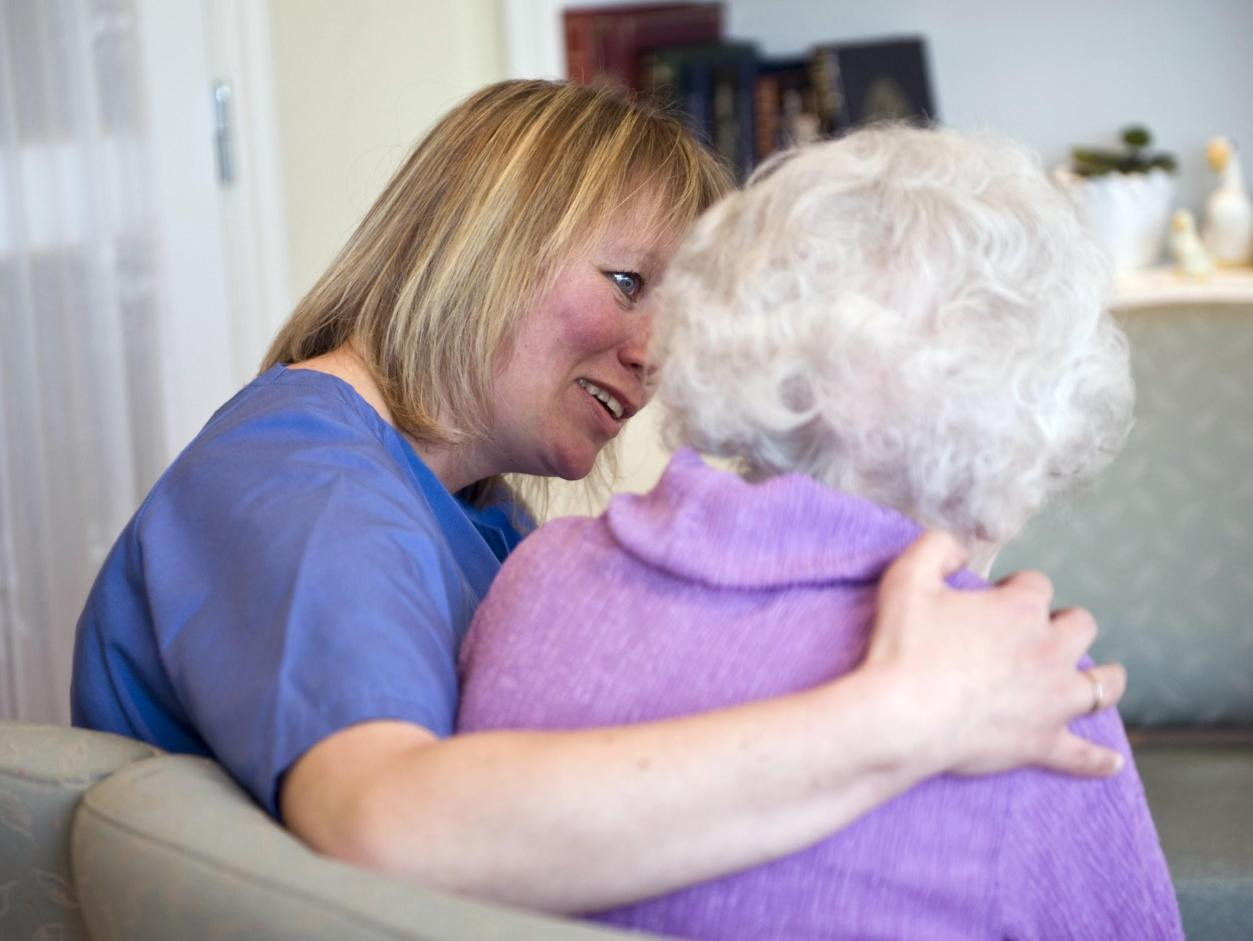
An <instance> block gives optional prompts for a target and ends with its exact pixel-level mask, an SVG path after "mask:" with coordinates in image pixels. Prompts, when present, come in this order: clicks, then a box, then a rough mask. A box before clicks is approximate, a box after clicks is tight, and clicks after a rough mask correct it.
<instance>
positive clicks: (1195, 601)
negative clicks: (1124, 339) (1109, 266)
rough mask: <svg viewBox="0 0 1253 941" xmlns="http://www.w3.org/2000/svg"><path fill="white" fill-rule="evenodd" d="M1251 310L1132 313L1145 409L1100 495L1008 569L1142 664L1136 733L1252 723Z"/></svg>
mask: <svg viewBox="0 0 1253 941" xmlns="http://www.w3.org/2000/svg"><path fill="white" fill-rule="evenodd" d="M1250 313H1251V312H1250V310H1249V308H1248V307H1246V306H1232V307H1217V306H1215V307H1205V308H1196V309H1161V310H1143V311H1136V312H1134V313H1129V314H1126V315H1125V316H1124V317H1123V318H1122V321H1123V326H1124V328H1125V329H1126V331H1127V334H1128V336H1129V337H1130V339H1131V350H1132V367H1133V370H1134V373H1135V379H1136V390H1137V396H1138V399H1139V400H1138V402H1137V403H1136V426H1135V429H1134V430H1133V431H1132V433H1131V439H1130V440H1129V441H1128V443H1127V448H1126V450H1125V451H1124V452H1123V454H1122V455H1121V456H1120V457H1119V458H1118V460H1117V461H1115V462H1114V464H1113V466H1112V467H1111V468H1110V469H1109V471H1108V472H1107V473H1106V474H1105V475H1104V476H1103V477H1102V478H1101V479H1100V480H1099V481H1098V482H1097V484H1096V486H1095V487H1094V488H1093V489H1092V491H1091V492H1090V493H1086V494H1083V495H1082V496H1081V497H1079V498H1077V499H1074V500H1070V501H1063V502H1061V503H1059V504H1058V505H1057V506H1056V507H1054V508H1051V509H1049V510H1047V511H1045V512H1044V513H1042V514H1041V515H1040V517H1039V518H1038V519H1037V520H1034V521H1033V522H1032V523H1031V524H1030V525H1029V526H1028V528H1027V530H1026V532H1024V533H1023V536H1022V538H1021V539H1019V540H1018V541H1016V542H1014V543H1013V544H1011V545H1010V546H1008V547H1007V548H1006V550H1005V552H1004V553H1003V554H1002V557H1001V558H1000V559H999V560H998V562H997V566H996V569H997V572H998V573H1000V574H1004V573H1005V572H1008V571H1011V570H1013V569H1020V568H1037V569H1041V570H1043V571H1044V572H1047V573H1048V574H1049V576H1050V577H1052V579H1053V582H1054V585H1055V586H1056V588H1057V603H1058V604H1059V605H1082V606H1084V607H1086V608H1088V609H1090V610H1091V611H1092V613H1093V614H1095V615H1096V618H1097V620H1098V621H1099V622H1100V625H1101V635H1100V637H1099V638H1098V640H1097V643H1096V647H1095V649H1094V652H1093V655H1094V656H1095V657H1096V658H1097V659H1100V660H1104V659H1117V660H1121V661H1122V662H1123V663H1124V664H1126V666H1127V673H1128V688H1127V694H1126V696H1125V697H1124V699H1123V701H1122V707H1121V709H1120V711H1121V712H1122V715H1123V719H1124V720H1125V721H1126V722H1127V724H1128V725H1133V726H1135V725H1140V726H1147V725H1210V724H1220V723H1222V724H1243V725H1253V567H1251V566H1250V565H1249V560H1250V559H1253V474H1250V473H1249V468H1250V466H1251V465H1253V422H1250V420H1249V402H1250V401H1253V321H1251V320H1250Z"/></svg>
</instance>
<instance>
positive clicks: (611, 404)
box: [575, 379, 623, 420]
mask: <svg viewBox="0 0 1253 941" xmlns="http://www.w3.org/2000/svg"><path fill="white" fill-rule="evenodd" d="M575 381H576V382H577V383H578V384H579V385H580V386H582V387H583V389H584V390H586V392H587V394H588V395H590V396H592V398H594V399H597V400H598V401H599V402H600V404H601V405H603V406H605V408H607V409H609V414H610V415H612V416H613V417H614V418H617V419H618V420H621V419H622V411H623V409H622V403H621V402H619V401H618V400H617V399H615V398H614V397H613V396H612V395H610V394H609V393H608V392H606V391H605V390H604V389H602V388H601V387H600V386H594V385H592V384H591V383H590V382H588V381H587V380H586V379H576V380H575Z"/></svg>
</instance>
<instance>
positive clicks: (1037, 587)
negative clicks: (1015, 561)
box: [996, 572, 1053, 608]
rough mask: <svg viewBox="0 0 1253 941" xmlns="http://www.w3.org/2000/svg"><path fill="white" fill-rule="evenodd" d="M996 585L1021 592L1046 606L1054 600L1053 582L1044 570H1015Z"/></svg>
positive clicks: (1010, 590) (1006, 589)
mask: <svg viewBox="0 0 1253 941" xmlns="http://www.w3.org/2000/svg"><path fill="white" fill-rule="evenodd" d="M996 587H997V588H999V589H1002V590H1003V591H1009V592H1016V593H1019V594H1021V595H1023V596H1024V597H1025V598H1027V599H1029V600H1030V601H1031V602H1033V603H1042V604H1043V606H1044V607H1045V608H1047V607H1048V606H1049V604H1050V603H1052V601H1053V583H1052V581H1050V580H1049V577H1048V576H1047V575H1045V574H1044V573H1043V572H1013V573H1011V574H1009V575H1006V576H1005V577H1004V578H1002V579H1001V580H1000V581H999V582H997V583H996Z"/></svg>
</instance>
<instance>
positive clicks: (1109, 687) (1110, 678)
mask: <svg viewBox="0 0 1253 941" xmlns="http://www.w3.org/2000/svg"><path fill="white" fill-rule="evenodd" d="M1078 680H1079V682H1077V683H1075V684H1074V687H1073V688H1074V690H1075V693H1074V697H1073V700H1072V712H1071V715H1072V717H1073V718H1078V717H1079V716H1082V715H1087V714H1088V713H1090V712H1092V711H1093V710H1092V706H1093V705H1094V704H1095V702H1096V684H1097V683H1100V684H1101V709H1108V708H1110V707H1111V706H1116V705H1118V700H1120V699H1122V694H1123V693H1125V692H1126V691H1127V671H1126V670H1125V669H1123V666H1122V664H1121V663H1107V664H1105V665H1104V666H1100V667H1089V668H1088V669H1086V670H1081V671H1080V672H1079V675H1078Z"/></svg>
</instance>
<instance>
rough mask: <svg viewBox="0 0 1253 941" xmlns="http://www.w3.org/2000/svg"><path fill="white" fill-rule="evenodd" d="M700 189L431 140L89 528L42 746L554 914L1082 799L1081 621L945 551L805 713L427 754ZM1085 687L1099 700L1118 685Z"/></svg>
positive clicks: (442, 747) (582, 135)
mask: <svg viewBox="0 0 1253 941" xmlns="http://www.w3.org/2000/svg"><path fill="white" fill-rule="evenodd" d="M725 186H726V184H725V181H724V176H723V174H722V172H721V171H720V170H719V169H718V168H717V167H716V166H715V165H714V164H713V163H712V162H711V160H710V159H709V158H708V157H707V156H706V155H705V154H704V153H703V152H702V151H701V150H700V149H699V148H698V147H697V146H696V145H695V144H694V143H693V142H692V141H691V139H690V138H689V137H688V136H687V135H686V134H685V133H684V131H683V130H682V127H681V125H680V124H679V123H678V122H677V121H675V120H673V119H671V118H668V117H664V116H661V115H658V114H655V113H653V112H651V111H649V110H647V109H645V108H643V107H639V106H636V105H634V104H631V103H629V102H626V101H624V100H622V99H620V98H618V97H615V96H613V95H611V94H607V93H604V92H601V91H595V90H592V89H589V88H585V87H579V86H575V85H567V84H561V83H548V82H506V83H502V84H498V85H493V86H491V87H489V88H486V89H483V90H482V91H480V92H479V93H477V94H475V95H473V96H472V97H470V98H469V99H468V100H467V101H466V102H464V103H463V104H461V105H460V106H458V107H457V108H456V109H454V110H453V111H452V112H451V113H450V114H449V115H448V116H447V117H445V118H444V119H443V121H442V122H440V123H439V124H438V125H437V126H436V127H435V129H434V130H433V131H432V132H431V133H430V134H429V135H428V136H427V138H426V139H425V140H424V141H422V142H421V143H420V144H419V145H418V146H417V148H416V149H415V150H414V152H413V154H412V155H411V156H410V157H409V159H408V160H407V161H406V162H405V163H404V165H403V166H402V167H401V168H400V170H399V171H398V172H397V174H396V176H395V177H394V179H393V180H392V181H391V182H390V183H389V185H388V186H387V188H386V190H385V191H384V192H383V194H382V195H381V196H380V197H379V199H378V201H377V202H376V203H375V204H374V206H373V207H372V208H371V209H370V211H369V212H368V213H367V215H366V217H365V219H364V221H363V222H362V223H361V225H360V227H359V228H358V230H357V231H356V233H355V234H354V235H353V236H352V238H351V239H350V241H349V243H348V244H347V246H346V247H345V248H344V250H343V251H342V253H341V254H340V256H339V257H338V258H337V259H336V260H335V262H334V263H333V264H332V265H331V267H330V269H329V270H328V271H327V272H326V274H325V275H324V276H323V277H322V279H321V280H320V281H319V282H318V283H317V284H316V285H315V286H314V288H313V290H312V291H311V292H310V293H309V295H308V296H307V297H306V298H305V299H304V300H303V301H302V302H301V303H300V305H299V306H298V307H297V309H296V311H295V312H294V313H293V315H292V318H291V320H290V321H289V323H288V324H287V326H286V327H284V329H283V330H282V332H281V333H280V335H279V337H278V339H277V340H276V341H275V344H274V346H273V349H272V350H271V353H270V356H269V358H268V361H267V363H266V368H265V371H264V372H263V373H262V374H261V375H260V376H259V377H258V378H257V379H256V380H255V381H254V382H253V383H252V384H250V385H249V386H247V387H246V388H245V389H244V390H242V391H241V392H240V393H239V394H238V395H237V396H236V397H235V398H234V399H232V400H231V401H230V402H228V403H227V404H226V405H224V406H223V407H222V408H221V409H220V410H219V411H218V413H217V414H216V415H214V417H213V418H212V419H211V420H210V422H209V423H208V425H206V427H205V428H204V430H203V431H202V432H201V434H200V435H199V436H198V437H197V439H196V440H195V441H194V442H193V443H192V444H191V446H190V447H189V448H188V449H187V450H186V451H185V452H184V453H183V454H182V455H181V456H180V457H179V458H178V460H177V461H176V462H175V463H174V464H173V466H172V467H171V468H170V469H169V471H168V472H167V473H166V474H165V475H164V476H163V478H162V479H161V480H160V481H159V482H158V483H157V485H156V486H155V487H154V489H153V490H152V492H151V493H150V494H149V496H148V497H147V499H146V500H145V501H144V504H143V505H142V506H141V507H140V509H139V511H138V512H137V514H136V516H135V517H134V519H133V520H132V521H131V523H130V524H129V525H128V526H127V528H126V529H125V531H124V532H123V533H122V535H121V537H120V539H119V540H118V542H117V544H116V545H115V547H114V549H113V550H112V552H111V554H110V556H109V557H108V559H107V561H106V562H105V565H104V568H103V570H102V572H101V575H100V577H99V579H98V581H97V583H96V585H95V588H94V589H93V591H92V594H91V596H90V598H89V599H88V601H87V606H86V609H85V610H84V613H83V616H82V619H81V621H80V623H79V628H78V630H79V634H78V645H77V659H76V664H75V674H74V687H73V706H74V717H75V721H76V722H77V723H79V724H82V725H87V726H90V727H93V728H100V729H106V730H109V731H113V732H118V733H121V734H124V735H131V736H135V737H138V738H143V739H146V740H148V741H151V742H153V743H155V744H157V745H160V746H161V747H163V748H166V749H169V750H172V751H182V752H190V753H194V754H202V755H208V756H211V757H213V758H214V759H216V760H217V761H219V762H221V763H222V764H223V765H224V766H225V767H226V768H227V769H228V770H229V771H230V772H231V773H232V774H233V775H234V776H235V777H236V779H237V780H238V781H239V782H240V783H241V784H242V785H243V786H244V787H245V788H246V789H247V790H248V791H249V792H250V793H251V794H252V795H253V797H254V798H255V799H256V800H257V802H258V803H259V804H260V805H261V806H263V807H264V808H265V809H266V810H267V811H268V812H269V813H271V814H273V815H274V816H275V817H277V818H278V819H280V820H281V821H282V822H283V823H284V824H285V825H287V826H288V827H290V828H291V829H292V830H293V831H294V832H295V833H296V834H298V835H299V836H301V837H302V838H304V839H305V840H306V841H307V842H308V843H309V844H310V845H312V846H313V847H315V848H316V849H318V850H321V851H323V852H325V853H327V854H330V855H332V856H336V857H339V858H343V859H347V860H351V861H355V862H358V863H361V864H363V865H367V866H372V867H375V868H378V869H381V870H385V871H388V872H391V873H395V874H399V875H402V876H406V877H409V878H412V879H414V880H417V881H420V882H423V883H427V884H430V885H434V886H440V887H444V888H447V889H451V890H456V891H465V892H471V893H474V894H478V895H482V896H488V897H492V898H496V899H499V900H503V901H511V902H516V903H518V904H522V905H526V906H531V907H535V908H541V909H549V910H553V911H558V912H573V911H582V910H587V909H590V908H597V907H605V906H609V905H617V904H622V903H625V902H630V901H633V900H636V899H640V898H644V897H646V896H649V895H653V894H655V893H657V892H662V891H666V890H669V889H673V888H676V887H678V886H681V885H685V884H689V883H692V882H695V881H697V880H700V879H705V878H708V877H711V876H715V875H719V874H722V873H725V872H728V871H730V870H733V869H737V868H740V867H743V866H747V865H752V864H753V863H756V862H759V861H761V860H762V859H765V858H767V857H769V856H772V855H775V854H777V853H778V852H779V851H781V850H783V851H786V850H788V849H793V848H796V847H799V846H801V845H804V844H806V843H808V842H811V841H812V840H814V839H816V838H818V837H820V836H823V835H825V834H827V833H830V832H832V831H834V830H836V829H838V828H840V827H841V826H844V825H846V824H847V823H848V822H849V821H851V820H853V819H854V818H855V817H857V816H858V815H859V814H860V813H862V812H863V811H865V810H866V809H867V808H869V807H872V806H875V805H877V804H879V803H881V802H883V801H884V800H887V799H888V798H889V797H891V796H892V795H893V794H895V793H898V792H899V791H900V790H902V789H903V788H905V787H907V786H908V785H909V784H912V783H913V782H915V781H918V780H920V779H922V778H924V777H926V776H928V775H931V774H935V773H937V772H940V771H944V770H963V771H972V772H973V771H986V770H995V769H999V768H1005V767H1011V766H1017V765H1021V764H1027V763H1043V764H1047V765H1049V766H1051V767H1055V768H1057V769H1059V770H1064V771H1068V772H1071V773H1075V774H1084V775H1102V774H1109V773H1112V772H1113V771H1114V769H1115V768H1116V766H1117V763H1118V760H1119V758H1118V755H1117V754H1116V753H1114V752H1112V751H1110V750H1108V749H1105V748H1102V747H1099V746H1096V745H1093V744H1091V743H1089V742H1085V741H1083V740H1081V739H1079V738H1077V737H1075V736H1073V735H1071V734H1070V733H1069V732H1068V731H1067V730H1066V728H1065V723H1066V721H1067V720H1069V719H1070V718H1072V717H1074V716H1075V715H1078V714H1080V713H1082V712H1083V711H1084V710H1085V709H1087V708H1088V706H1089V704H1090V702H1091V700H1092V695H1093V683H1092V682H1090V681H1089V680H1087V679H1085V678H1081V677H1076V675H1075V674H1074V672H1073V664H1074V662H1075V661H1076V660H1077V659H1078V658H1079V656H1080V655H1081V654H1082V652H1083V651H1084V650H1085V649H1086V648H1087V647H1088V645H1089V644H1090V643H1091V641H1092V638H1093V635H1094V632H1095V627H1094V625H1093V623H1092V621H1091V618H1090V617H1089V616H1087V615H1086V614H1085V613H1083V612H1077V611H1072V612H1064V613H1060V614H1057V615H1053V616H1050V614H1049V612H1048V603H1049V589H1048V584H1047V580H1045V579H1044V578H1043V577H1041V576H1037V575H1030V574H1027V575H1022V576H1018V577H1016V578H1014V579H1012V580H1010V581H1009V582H1008V583H1007V584H1006V585H1004V586H1003V587H1002V588H1000V589H999V590H997V591H993V592H990V593H988V594H987V595H986V596H984V597H980V598H975V597H971V596H967V595H963V594H960V593H957V592H952V591H949V590H947V589H946V588H945V586H944V584H943V581H942V577H943V575H944V574H945V573H947V572H949V571H952V570H953V569H955V568H956V567H957V566H958V565H959V564H960V562H961V560H962V558H964V555H963V553H962V552H961V551H960V549H959V548H957V547H956V546H954V545H953V544H952V543H951V541H949V540H947V539H945V538H944V537H940V536H933V537H931V538H928V539H924V540H922V541H921V542H920V543H919V545H918V546H917V547H916V548H915V549H914V550H912V552H911V553H909V554H907V556H906V557H905V558H904V559H903V560H902V562H901V563H900V564H899V565H897V566H896V567H895V568H894V569H893V573H894V574H893V575H892V578H891V579H890V582H891V587H889V588H887V589H885V594H884V599H883V606H882V609H881V613H880V615H879V618H878V621H877V633H876V635H875V637H876V639H875V643H876V645H877V655H876V658H875V660H876V662H875V664H874V665H873V667H870V666H868V667H867V668H865V669H862V670H859V671H856V672H855V673H853V674H850V675H849V676H847V677H845V678H842V679H841V680H839V681H838V682H832V683H829V684H826V685H824V686H823V687H821V688H816V689H812V690H808V691H806V692H803V693H797V694H794V695H789V696H785V697H780V698H778V699H776V700H774V701H771V702H763V703H756V704H753V705H750V706H745V707H742V708H737V709H731V710H726V711H722V712H716V713H710V714H706V715H702V716H698V717H692V718H685V719H681V720H676V721H668V722H658V723H653V724H647V725H637V726H632V727H629V728H609V729H601V730H597V731H588V732H573V733H548V732H536V733H530V732H508V733H485V734H481V735H467V736H450V733H451V732H452V727H453V720H454V717H455V711H456V706H457V697H458V689H457V680H456V671H455V659H456V655H457V648H458V645H459V643H460V640H461V637H462V636H463V634H464V632H465V630H466V628H467V626H468V624H469V622H470V618H471V616H472V615H473V613H474V611H475V609H476V607H477V606H478V604H479V602H480V600H481V599H482V598H483V597H484V595H485V594H486V593H487V590H488V587H489V585H490V583H491V581H492V579H493V578H494V576H495V574H496V572H497V570H498V569H499V567H500V564H501V560H502V559H503V558H504V557H505V556H506V555H507V554H508V553H509V552H510V550H511V549H512V548H513V547H514V545H515V544H516V543H517V542H518V540H519V538H520V537H521V535H522V533H521V532H520V529H519V526H518V520H519V519H520V518H525V514H524V513H522V512H520V511H518V509H517V506H516V504H515V502H514V500H513V497H512V496H511V493H512V491H511V490H510V488H509V486H508V485H507V484H506V482H505V481H503V480H502V475H506V474H527V475H539V476H559V477H565V478H571V479H573V478H579V477H582V476H584V475H586V474H587V473H588V472H589V471H590V470H591V469H592V467H593V465H594V463H595V461H596V458H597V455H598V453H599V452H600V451H602V450H603V449H604V448H605V446H606V445H607V444H609V442H611V441H612V440H613V438H614V437H615V436H616V435H617V433H618V432H619V430H620V429H621V427H622V426H623V424H624V423H625V422H626V421H628V420H630V418H631V417H632V415H634V413H635V412H636V411H637V410H638V409H639V408H640V407H642V406H643V405H644V404H645V402H646V400H647V397H648V393H647V389H646V386H645V381H644V380H645V368H646V362H645V351H646V346H647V341H648V337H649V330H650V310H651V308H652V304H653V291H654V287H655V285H656V284H657V283H658V281H659V280H660V278H661V275H662V272H663V271H664V269H665V267H666V265H667V262H668V259H669V256H670V253H671V250H672V246H673V245H674V243H675V242H676V240H677V239H678V238H679V237H680V236H681V235H682V234H683V232H684V231H685V229H686V228H687V226H688V225H689V223H690V222H691V221H692V220H693V219H694V218H695V217H696V215H697V214H698V213H699V212H700V211H701V210H703V209H704V208H705V207H707V206H708V205H709V204H711V203H712V202H713V201H714V200H715V198H716V197H717V196H718V195H719V194H720V193H722V192H723V191H724V189H725ZM537 603H539V604H542V605H543V607H544V610H545V611H546V612H547V617H548V618H549V620H550V621H551V622H552V623H553V624H554V625H561V624H563V623H564V622H565V620H566V614H565V609H564V602H563V599H561V598H556V597H551V596H549V597H546V598H544V599H542V600H541V601H537ZM572 626H573V625H572ZM953 637H957V638H960V639H961V643H960V645H958V646H957V647H954V646H953V645H951V644H950V643H949V640H951V638H953ZM940 638H944V639H945V642H944V643H940ZM971 676H977V677H978V678H979V679H978V682H977V683H972V682H971V681H970V680H969V677H971ZM1093 676H1094V677H1096V678H1098V679H1099V681H1100V683H1101V688H1102V689H1103V690H1104V695H1105V696H1106V697H1107V698H1108V699H1109V700H1110V701H1112V700H1114V699H1116V698H1117V697H1118V696H1119V695H1120V693H1121V690H1122V685H1123V676H1122V672H1121V668H1119V667H1117V666H1110V667H1105V668H1102V669H1101V671H1099V672H1097V673H1094V674H1093ZM763 833H767V834H769V835H770V836H769V839H767V840H763V839H762V836H761V834H763Z"/></svg>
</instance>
